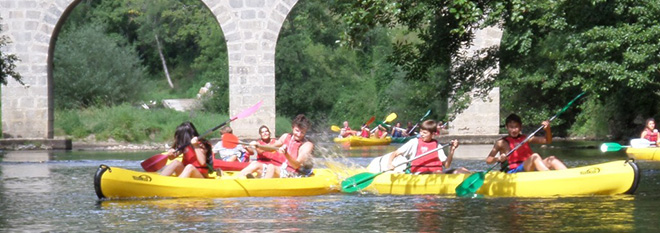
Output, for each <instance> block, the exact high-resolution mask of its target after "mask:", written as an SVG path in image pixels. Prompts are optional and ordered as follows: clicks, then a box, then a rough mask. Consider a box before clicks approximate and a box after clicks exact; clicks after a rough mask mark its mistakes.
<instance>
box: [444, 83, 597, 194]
mask: <svg viewBox="0 0 660 233" xmlns="http://www.w3.org/2000/svg"><path fill="white" fill-rule="evenodd" d="M584 94H585V92H582V93H580V94H579V95H578V96H576V97H575V98H573V100H571V102H568V104H567V105H566V106H565V107H564V108H562V109H561V110H560V111H559V112H558V113H557V114H555V115H554V116H552V117H551V118H550V119H549V120H548V121H550V122H552V121H553V120H554V119H555V118H557V116H559V115H560V114H562V113H564V112H565V111H566V109H568V108H569V107H570V106H571V105H572V104H573V102H575V101H576V100H577V99H579V98H580V97H582V96H583V95H584ZM541 129H543V126H541V127H539V128H538V129H536V130H535V131H534V132H533V133H531V134H529V136H527V138H525V140H523V141H522V142H520V143H518V145H516V146H515V147H514V148H513V149H511V150H510V151H509V153H506V155H505V156H504V157H505V158H506V157H509V155H511V153H513V152H514V151H516V150H517V149H518V148H520V147H521V146H522V145H524V144H525V143H527V141H529V139H531V138H532V137H533V136H534V134H536V133H538V132H539V131H541ZM498 164H500V162H499V161H498V162H497V163H495V165H493V166H491V167H490V168H488V170H486V171H485V172H476V173H474V174H472V175H470V176H468V178H465V180H463V182H461V184H459V185H458V186H457V187H456V195H458V196H459V197H468V196H473V195H474V194H475V193H476V192H477V190H479V188H481V186H482V185H483V184H484V179H485V178H486V173H488V172H490V171H491V170H493V168H495V166H497V165H498Z"/></svg>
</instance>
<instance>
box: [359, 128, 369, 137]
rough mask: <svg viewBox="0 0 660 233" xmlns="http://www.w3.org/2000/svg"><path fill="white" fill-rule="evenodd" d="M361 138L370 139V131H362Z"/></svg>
mask: <svg viewBox="0 0 660 233" xmlns="http://www.w3.org/2000/svg"><path fill="white" fill-rule="evenodd" d="M360 136H361V137H363V138H368V137H369V130H367V129H364V128H363V129H362V132H360Z"/></svg>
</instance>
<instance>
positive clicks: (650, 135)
mask: <svg viewBox="0 0 660 233" xmlns="http://www.w3.org/2000/svg"><path fill="white" fill-rule="evenodd" d="M644 125H645V127H644V130H643V131H642V133H641V135H640V138H643V139H646V140H648V141H649V142H652V143H653V144H652V146H660V137H658V130H657V129H656V128H655V119H653V118H649V119H646V124H644Z"/></svg>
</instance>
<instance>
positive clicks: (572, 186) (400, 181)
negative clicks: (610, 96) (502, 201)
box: [367, 160, 640, 197]
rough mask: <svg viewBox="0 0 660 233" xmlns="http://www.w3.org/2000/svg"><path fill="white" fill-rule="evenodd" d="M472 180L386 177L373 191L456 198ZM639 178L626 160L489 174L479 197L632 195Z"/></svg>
mask: <svg viewBox="0 0 660 233" xmlns="http://www.w3.org/2000/svg"><path fill="white" fill-rule="evenodd" d="M468 176H470V174H428V175H412V174H401V173H385V174H382V175H379V176H377V177H376V178H375V179H374V181H373V183H372V184H371V186H370V187H371V188H372V190H375V192H377V193H379V194H393V195H422V194H436V195H438V194H447V195H455V194H456V191H455V188H456V187H457V186H458V185H459V184H461V183H462V182H463V180H465V179H466V178H467V177H468ZM639 178H640V175H639V169H638V167H637V164H635V163H634V162H632V161H623V160H621V161H614V162H607V163H601V164H595V165H589V166H582V167H576V168H570V169H566V170H559V171H544V172H520V173H515V174H507V173H503V172H489V173H487V174H486V177H485V180H484V184H483V186H482V187H481V188H480V189H479V190H478V191H477V194H482V195H488V196H506V197H542V196H558V195H559V196H570V195H594V194H597V195H615V194H632V193H634V192H635V190H636V189H637V186H638V184H639ZM367 190H369V187H367Z"/></svg>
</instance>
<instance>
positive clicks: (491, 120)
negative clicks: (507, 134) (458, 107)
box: [449, 87, 500, 135]
mask: <svg viewBox="0 0 660 233" xmlns="http://www.w3.org/2000/svg"><path fill="white" fill-rule="evenodd" d="M499 125H500V88H499V87H496V88H493V90H491V91H490V93H488V97H487V98H486V100H485V101H484V100H481V99H475V100H473V101H472V103H470V106H469V107H468V108H467V109H465V110H464V111H463V112H462V113H461V114H459V115H457V116H456V118H455V119H454V120H453V121H451V122H450V123H449V134H450V135H496V134H499V131H500V126H499Z"/></svg>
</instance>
